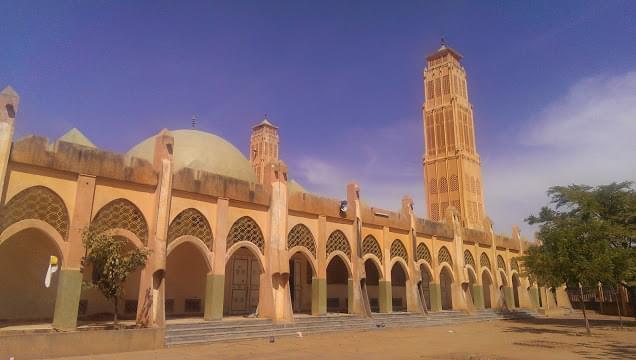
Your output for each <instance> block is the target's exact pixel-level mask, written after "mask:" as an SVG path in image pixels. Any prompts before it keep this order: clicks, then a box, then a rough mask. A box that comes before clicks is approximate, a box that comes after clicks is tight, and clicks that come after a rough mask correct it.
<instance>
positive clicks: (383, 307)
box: [378, 280, 393, 314]
mask: <svg viewBox="0 0 636 360" xmlns="http://www.w3.org/2000/svg"><path fill="white" fill-rule="evenodd" d="M378 303H379V306H380V312H381V313H387V314H388V313H391V312H392V311H393V291H392V288H391V282H390V281H385V280H380V281H379V282H378Z"/></svg>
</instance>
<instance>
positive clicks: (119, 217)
mask: <svg viewBox="0 0 636 360" xmlns="http://www.w3.org/2000/svg"><path fill="white" fill-rule="evenodd" d="M112 229H125V230H128V231H130V232H132V233H133V234H135V235H136V236H137V237H138V238H139V240H141V242H142V243H144V244H146V243H147V241H148V225H147V224H146V219H145V218H144V215H143V214H142V213H141V211H139V209H138V208H137V207H136V206H135V205H134V204H133V203H131V202H130V201H128V200H126V199H116V200H113V201H111V202H109V203H108V204H106V205H105V206H104V207H103V208H101V209H100V210H99V211H98V212H97V215H95V218H94V219H93V222H91V230H93V231H96V232H98V233H102V232H104V231H108V230H112Z"/></svg>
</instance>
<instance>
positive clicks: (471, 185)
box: [470, 176, 477, 194]
mask: <svg viewBox="0 0 636 360" xmlns="http://www.w3.org/2000/svg"><path fill="white" fill-rule="evenodd" d="M470 191H471V192H472V193H475V194H476V193H477V187H476V186H475V178H474V177H472V176H471V177H470Z"/></svg>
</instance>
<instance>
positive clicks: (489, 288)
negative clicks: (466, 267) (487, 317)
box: [481, 267, 496, 309]
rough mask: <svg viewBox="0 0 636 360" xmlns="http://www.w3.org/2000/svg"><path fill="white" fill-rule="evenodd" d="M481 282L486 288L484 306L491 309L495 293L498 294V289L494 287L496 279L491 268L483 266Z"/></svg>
mask: <svg viewBox="0 0 636 360" xmlns="http://www.w3.org/2000/svg"><path fill="white" fill-rule="evenodd" d="M481 284H482V288H483V289H484V308H486V309H490V308H492V304H493V303H494V301H493V295H494V294H496V291H495V290H494V289H493V286H494V279H493V277H492V274H491V273H490V269H489V268H485V267H484V268H482V271H481Z"/></svg>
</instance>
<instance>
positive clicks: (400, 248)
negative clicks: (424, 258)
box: [391, 239, 409, 263]
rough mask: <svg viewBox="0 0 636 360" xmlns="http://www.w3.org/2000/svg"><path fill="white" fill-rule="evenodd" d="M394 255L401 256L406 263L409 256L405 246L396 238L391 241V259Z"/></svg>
mask: <svg viewBox="0 0 636 360" xmlns="http://www.w3.org/2000/svg"><path fill="white" fill-rule="evenodd" d="M394 257H401V258H402V260H404V261H406V262H407V263H408V262H409V260H408V258H409V257H408V254H407V253H406V247H405V246H404V244H402V242H401V241H400V240H398V239H395V240H393V243H392V244H391V259H393V258H394Z"/></svg>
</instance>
